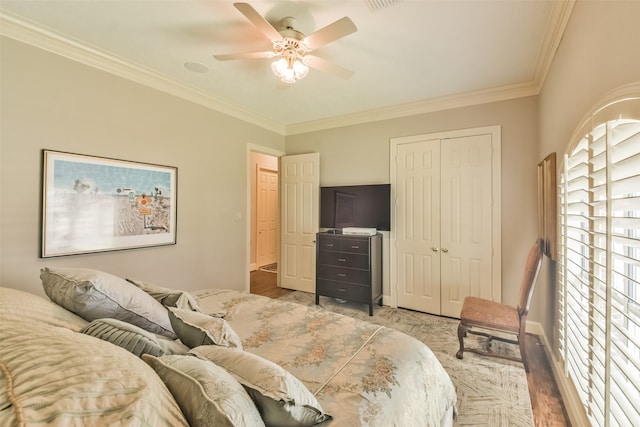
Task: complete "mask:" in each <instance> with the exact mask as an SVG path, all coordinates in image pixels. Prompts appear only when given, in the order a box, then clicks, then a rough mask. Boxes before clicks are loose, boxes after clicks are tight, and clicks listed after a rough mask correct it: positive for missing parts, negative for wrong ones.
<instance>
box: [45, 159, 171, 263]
mask: <svg viewBox="0 0 640 427" xmlns="http://www.w3.org/2000/svg"><path fill="white" fill-rule="evenodd" d="M42 170H43V173H42V176H43V180H42V254H41V256H42V258H47V257H56V256H63V255H76V254H84V253H92V252H105V251H115V250H122V249H133V248H143V247H150V246H159V245H174V244H175V243H176V213H177V210H176V207H177V188H178V187H177V179H178V169H177V168H175V167H170V166H161V165H154V164H149V163H138V162H131V161H126V160H116V159H109V158H105V157H94V156H87V155H82V154H73V153H64V152H60V151H51V150H43V169H42Z"/></svg>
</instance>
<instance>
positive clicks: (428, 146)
mask: <svg viewBox="0 0 640 427" xmlns="http://www.w3.org/2000/svg"><path fill="white" fill-rule="evenodd" d="M396 162H397V167H396V170H397V174H396V203H397V210H396V212H397V213H398V217H397V218H396V221H395V223H396V224H397V229H396V231H395V236H396V244H397V246H396V248H397V249H396V266H397V267H396V271H397V285H398V306H400V307H405V308H410V309H414V310H420V311H425V312H428V313H439V312H440V253H439V249H438V247H439V245H440V211H439V209H433V207H434V206H439V205H440V140H439V139H435V140H433V139H432V140H418V141H412V142H411V143H407V144H401V145H399V146H398V149H397V157H396Z"/></svg>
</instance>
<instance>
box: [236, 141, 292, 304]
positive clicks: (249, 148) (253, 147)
mask: <svg viewBox="0 0 640 427" xmlns="http://www.w3.org/2000/svg"><path fill="white" fill-rule="evenodd" d="M251 153H260V154H267V155H269V156H273V157H278V158H280V157H282V156H284V155H285V154H286V153H285V152H284V151H280V150H277V149H275V148H271V147H265V146H263V145H258V144H253V143H250V142H247V145H246V180H247V181H246V182H247V186H246V210H245V218H246V221H245V226H246V230H245V235H246V239H245V268H244V271H245V284H244V289H245V291H246V292H249V291H250V290H251V272H250V270H251V186H252V185H253V184H252V182H251ZM279 162H280V161H279V160H278V163H279ZM279 181H280V168H278V182H279ZM279 226H280V192H279V191H278V227H279ZM276 259H277V261H276V262H280V236H279V235H278V238H277V244H276ZM277 285H278V286H280V275H278V282H277Z"/></svg>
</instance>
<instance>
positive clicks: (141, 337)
mask: <svg viewBox="0 0 640 427" xmlns="http://www.w3.org/2000/svg"><path fill="white" fill-rule="evenodd" d="M80 332H82V333H83V334H86V335H91V336H92V337H96V338H100V339H101V340H104V341H108V342H110V343H111V344H115V345H117V346H119V347H122V348H124V349H125V350H128V351H129V352H131V353H133V354H135V355H136V356H138V357H140V356H142V355H143V354H151V355H152V356H162V355H163V354H165V352H164V350H163V349H162V348H161V347H160V345H159V344H158V340H157V339H156V337H154V336H153V335H152V334H151V333H150V332H147V331H145V330H144V329H142V328H139V327H137V326H135V325H132V324H130V323H126V322H122V321H120V320H117V319H96V320H94V321H93V322H91V323H89V324H88V325H87V326H85V327H84V328H82V329H81V330H80Z"/></svg>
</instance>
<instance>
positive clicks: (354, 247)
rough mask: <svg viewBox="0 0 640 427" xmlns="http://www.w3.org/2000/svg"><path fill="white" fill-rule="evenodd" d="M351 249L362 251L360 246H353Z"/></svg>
mask: <svg viewBox="0 0 640 427" xmlns="http://www.w3.org/2000/svg"><path fill="white" fill-rule="evenodd" d="M351 249H360V246H358V245H353V246H351Z"/></svg>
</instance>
